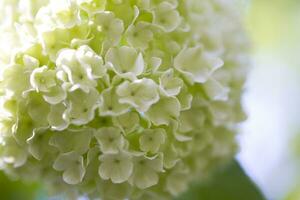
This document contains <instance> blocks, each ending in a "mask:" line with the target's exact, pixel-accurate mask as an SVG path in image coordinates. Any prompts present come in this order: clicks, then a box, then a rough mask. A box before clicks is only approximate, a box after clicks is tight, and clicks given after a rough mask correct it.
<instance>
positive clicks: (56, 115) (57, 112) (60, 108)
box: [47, 103, 69, 131]
mask: <svg viewBox="0 0 300 200" xmlns="http://www.w3.org/2000/svg"><path fill="white" fill-rule="evenodd" d="M66 109H67V107H66V106H65V105H64V104H62V103H60V104H56V105H52V106H51V108H50V113H49V115H48V117H47V119H48V122H49V125H50V126H51V128H52V129H54V130H58V131H61V130H64V129H66V128H67V127H68V126H69V121H68V120H67V119H64V117H63V115H64V113H65V111H66Z"/></svg>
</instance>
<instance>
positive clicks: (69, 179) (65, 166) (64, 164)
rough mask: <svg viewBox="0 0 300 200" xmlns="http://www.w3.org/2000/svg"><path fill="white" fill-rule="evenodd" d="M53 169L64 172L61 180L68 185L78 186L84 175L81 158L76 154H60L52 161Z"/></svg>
mask: <svg viewBox="0 0 300 200" xmlns="http://www.w3.org/2000/svg"><path fill="white" fill-rule="evenodd" d="M53 168H54V169H55V170H57V171H64V173H63V180H64V181H65V182H66V183H68V184H78V183H80V182H81V181H82V179H83V177H84V174H85V167H84V164H83V157H82V156H80V155H79V154H78V153H76V152H68V153H63V154H60V155H59V156H58V157H57V158H56V160H55V161H54V164H53Z"/></svg>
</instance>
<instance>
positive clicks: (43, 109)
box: [27, 92, 50, 125]
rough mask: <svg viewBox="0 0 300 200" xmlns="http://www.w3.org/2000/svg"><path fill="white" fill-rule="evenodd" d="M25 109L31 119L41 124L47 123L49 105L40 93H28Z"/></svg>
mask: <svg viewBox="0 0 300 200" xmlns="http://www.w3.org/2000/svg"><path fill="white" fill-rule="evenodd" d="M27 109H28V114H29V115H30V117H31V118H32V120H33V121H35V122H37V123H39V124H41V125H46V124H47V115H48V113H49V112H50V106H49V104H48V103H47V102H45V100H44V99H43V98H42V97H41V96H40V95H38V94H36V93H34V92H31V93H29V94H28V98H27Z"/></svg>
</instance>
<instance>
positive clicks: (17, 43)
mask: <svg viewBox="0 0 300 200" xmlns="http://www.w3.org/2000/svg"><path fill="white" fill-rule="evenodd" d="M0 11H1V13H2V14H1V16H0V100H1V101H0V103H1V112H0V125H1V126H0V132H1V135H0V139H1V140H0V167H1V169H3V170H4V171H5V172H6V173H7V174H10V175H12V176H15V177H19V178H21V179H24V180H26V179H29V180H37V181H41V182H43V183H44V184H45V185H46V186H47V188H49V190H51V191H52V192H54V194H66V196H67V197H69V198H70V199H74V198H76V197H79V196H82V195H83V196H87V197H89V198H90V199H96V198H100V199H104V200H105V199H109V200H113V199H115V200H118V199H120V200H121V199H136V200H138V199H142V200H145V199H171V198H172V197H173V196H177V195H178V194H180V193H181V192H183V191H185V190H186V189H187V187H188V184H189V183H190V182H191V181H193V180H202V179H203V177H205V176H208V175H209V174H210V172H211V171H212V170H213V169H214V168H216V167H218V166H220V165H222V164H224V163H225V162H226V161H228V160H230V159H232V158H233V156H234V154H235V152H236V149H237V145H236V142H235V135H236V125H237V123H238V122H240V121H242V120H244V119H245V115H244V112H243V110H242V108H241V94H242V91H243V83H244V81H245V77H246V71H247V66H248V53H247V48H248V41H247V38H246V37H245V35H244V31H243V28H242V27H241V23H240V21H239V14H238V13H237V12H236V10H235V4H234V2H233V1H230V0H22V1H7V0H0Z"/></svg>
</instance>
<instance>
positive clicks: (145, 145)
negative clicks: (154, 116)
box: [139, 129, 166, 153]
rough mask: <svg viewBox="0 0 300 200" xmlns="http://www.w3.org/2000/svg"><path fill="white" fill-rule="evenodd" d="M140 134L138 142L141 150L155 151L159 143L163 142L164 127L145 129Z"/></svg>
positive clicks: (164, 135)
mask: <svg viewBox="0 0 300 200" xmlns="http://www.w3.org/2000/svg"><path fill="white" fill-rule="evenodd" d="M141 134H142V135H141V136H140V139H139V142H140V148H141V150H142V151H145V152H151V153H157V151H158V150H159V147H160V145H161V144H164V143H165V137H166V131H165V130H164V129H146V130H144V131H143V132H142V133H141Z"/></svg>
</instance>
